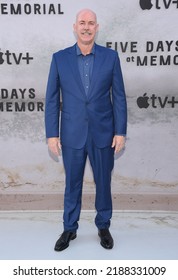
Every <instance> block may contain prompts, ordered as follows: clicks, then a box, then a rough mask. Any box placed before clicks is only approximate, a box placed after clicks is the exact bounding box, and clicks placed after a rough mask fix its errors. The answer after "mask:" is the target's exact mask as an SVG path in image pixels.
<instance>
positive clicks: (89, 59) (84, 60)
mask: <svg viewBox="0 0 178 280" xmlns="http://www.w3.org/2000/svg"><path fill="white" fill-rule="evenodd" d="M76 52H77V59H78V67H79V72H80V76H81V80H82V83H83V86H84V89H85V93H86V95H87V94H88V90H89V86H90V81H91V76H92V71H93V63H94V54H95V45H93V48H92V50H91V53H90V54H87V55H83V54H82V52H81V50H80V48H79V46H78V45H77V44H76Z"/></svg>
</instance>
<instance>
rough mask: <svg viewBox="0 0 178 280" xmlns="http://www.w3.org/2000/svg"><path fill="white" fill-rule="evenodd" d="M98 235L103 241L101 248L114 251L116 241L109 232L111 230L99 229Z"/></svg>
mask: <svg viewBox="0 0 178 280" xmlns="http://www.w3.org/2000/svg"><path fill="white" fill-rule="evenodd" d="M98 235H99V237H100V239H101V242H100V244H101V246H103V247H104V248H105V249H112V248H113V246H114V241H113V238H112V236H111V234H110V232H109V229H107V228H104V229H99V230H98Z"/></svg>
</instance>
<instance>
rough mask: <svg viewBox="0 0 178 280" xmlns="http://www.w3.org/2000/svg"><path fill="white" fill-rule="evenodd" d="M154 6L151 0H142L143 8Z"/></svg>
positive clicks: (141, 5)
mask: <svg viewBox="0 0 178 280" xmlns="http://www.w3.org/2000/svg"><path fill="white" fill-rule="evenodd" d="M152 6H153V4H152V3H151V0H140V7H141V8H142V10H150V9H151V8H152Z"/></svg>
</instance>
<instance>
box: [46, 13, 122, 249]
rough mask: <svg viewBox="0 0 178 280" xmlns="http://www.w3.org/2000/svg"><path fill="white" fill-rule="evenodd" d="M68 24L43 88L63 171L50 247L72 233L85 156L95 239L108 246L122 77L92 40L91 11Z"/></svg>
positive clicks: (113, 57)
mask: <svg viewBox="0 0 178 280" xmlns="http://www.w3.org/2000/svg"><path fill="white" fill-rule="evenodd" d="M73 29H74V32H75V34H76V37H77V42H76V44H75V45H74V46H72V47H69V48H66V49H64V50H60V51H58V52H56V53H55V54H53V57H52V62H51V67H50V71H49V77H48V85H47V91H46V108H45V125H46V138H47V143H48V147H49V150H50V151H51V152H52V153H53V154H54V155H57V156H59V154H60V150H61V151H62V157H63V164H64V169H65V176H66V180H65V184H66V185H65V194H64V214H63V226H64V230H63V233H62V234H61V236H60V238H59V239H58V240H57V242H56V244H55V247H54V249H55V250H56V251H62V250H64V249H66V248H67V247H68V246H69V243H70V241H71V240H73V239H75V238H76V237H77V230H78V222H79V217H80V211H81V201H82V187H83V176H84V170H85V164H86V159H87V157H88V158H89V161H90V164H91V167H92V171H93V177H94V182H95V186H96V196H95V208H96V217H95V224H96V227H97V229H98V236H99V238H100V244H101V246H103V247H104V248H105V249H112V248H113V245H114V241H113V238H112V236H111V233H110V231H109V227H110V224H111V218H112V195H111V172H112V170H113V167H114V153H118V152H119V151H121V149H123V147H124V145H125V136H126V128H127V104H126V96H125V90H124V83H123V78H122V72H121V67H120V61H119V57H118V53H117V52H115V51H114V50H111V49H107V48H105V47H102V46H99V45H97V44H96V43H95V37H96V33H97V32H98V29H99V25H98V23H97V17H96V14H95V13H94V12H93V11H91V10H89V9H84V10H82V11H80V12H79V13H78V14H77V16H76V22H75V23H74V25H73ZM61 100H62V111H61V112H60V101H61ZM59 128H60V129H59Z"/></svg>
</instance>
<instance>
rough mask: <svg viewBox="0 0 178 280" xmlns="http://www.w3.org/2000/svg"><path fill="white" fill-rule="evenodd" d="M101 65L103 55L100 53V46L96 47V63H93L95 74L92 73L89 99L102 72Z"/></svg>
mask: <svg viewBox="0 0 178 280" xmlns="http://www.w3.org/2000/svg"><path fill="white" fill-rule="evenodd" d="M101 63H102V54H101V53H100V52H99V50H98V46H97V45H95V58H94V63H93V73H92V78H91V82H90V87H89V91H88V97H91V96H92V90H93V86H94V85H95V83H96V80H97V77H98V75H99V73H100V70H101Z"/></svg>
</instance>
